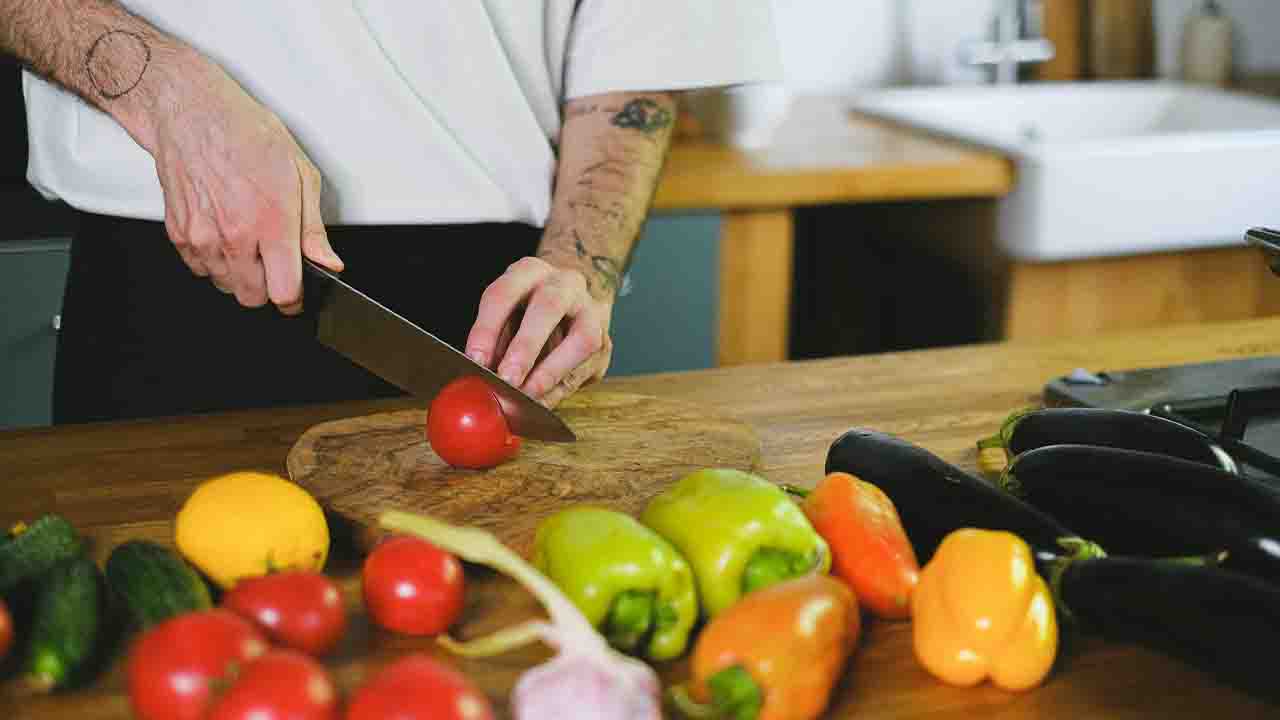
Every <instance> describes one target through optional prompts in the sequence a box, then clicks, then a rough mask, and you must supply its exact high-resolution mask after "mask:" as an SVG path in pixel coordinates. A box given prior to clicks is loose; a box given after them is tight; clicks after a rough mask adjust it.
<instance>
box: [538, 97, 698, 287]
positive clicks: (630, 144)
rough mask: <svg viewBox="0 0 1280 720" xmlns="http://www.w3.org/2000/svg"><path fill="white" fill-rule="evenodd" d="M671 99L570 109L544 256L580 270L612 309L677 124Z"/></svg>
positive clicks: (621, 100) (587, 103)
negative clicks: (608, 302) (610, 302)
mask: <svg viewBox="0 0 1280 720" xmlns="http://www.w3.org/2000/svg"><path fill="white" fill-rule="evenodd" d="M675 113H676V109H675V100H674V98H673V97H672V96H671V95H669V94H666V93H643V94H632V93H625V94H622V93H620V94H612V95H600V96H593V97H588V98H582V99H580V100H575V101H572V102H570V103H569V104H568V105H567V107H566V108H565V119H564V125H563V129H562V130H561V134H560V163H559V167H558V168H557V171H556V184H555V192H554V195H553V198H552V205H551V217H550V219H549V220H548V223H547V230H546V232H545V233H544V234H543V238H542V243H541V245H540V246H539V249H538V256H539V257H541V258H543V259H545V260H547V261H548V262H550V263H552V264H553V265H558V266H561V267H565V266H571V267H577V268H579V269H581V270H582V271H583V274H584V275H585V276H586V278H587V289H588V290H589V291H590V292H591V295H592V296H593V297H595V298H596V299H597V300H606V301H612V300H613V298H614V295H615V294H616V293H617V291H618V287H619V285H620V284H621V282H622V274H623V273H624V272H625V271H626V267H627V263H628V261H629V259H630V256H631V251H632V248H634V247H635V243H636V240H638V239H639V236H640V230H641V229H642V227H643V226H644V220H645V216H646V215H647V214H648V211H649V204H650V202H651V200H652V198H653V191H654V188H655V186H656V185H657V181H658V175H659V174H660V172H661V170H662V162H663V159H664V158H665V157H666V152H667V148H668V146H669V145H670V142H671V131H672V128H673V127H674V124H675Z"/></svg>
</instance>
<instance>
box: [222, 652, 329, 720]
mask: <svg viewBox="0 0 1280 720" xmlns="http://www.w3.org/2000/svg"><path fill="white" fill-rule="evenodd" d="M337 696H338V693H337V691H336V690H335V689H334V687H333V681H331V680H330V679H329V674H328V673H327V672H325V669H324V666H322V665H321V664H320V663H318V662H316V661H315V660H314V659H312V658H311V657H310V656H309V655H305V654H303V653H301V652H298V651H297V650H271V651H269V652H268V653H267V654H266V655H263V656H262V657H260V658H258V659H257V660H254V661H252V662H250V663H249V664H248V665H246V666H245V667H244V670H242V671H241V672H240V675H239V676H238V677H237V678H236V681H235V683H233V684H232V685H231V688H230V689H229V690H227V692H226V694H224V695H223V696H222V697H220V698H219V699H218V701H217V702H216V703H215V704H214V706H213V711H212V712H210V713H209V716H208V720H284V719H285V718H288V720H329V719H331V718H332V719H334V720H336V718H337V717H338V697H337Z"/></svg>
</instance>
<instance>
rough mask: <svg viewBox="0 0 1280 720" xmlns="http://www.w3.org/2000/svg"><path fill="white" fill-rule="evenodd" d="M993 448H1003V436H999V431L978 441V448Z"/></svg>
mask: <svg viewBox="0 0 1280 720" xmlns="http://www.w3.org/2000/svg"><path fill="white" fill-rule="evenodd" d="M993 448H994V449H997V450H1003V449H1004V438H1002V437H1000V433H996V434H995V435H990V436H988V437H984V438H982V439H981V440H979V441H978V449H979V450H990V449H993Z"/></svg>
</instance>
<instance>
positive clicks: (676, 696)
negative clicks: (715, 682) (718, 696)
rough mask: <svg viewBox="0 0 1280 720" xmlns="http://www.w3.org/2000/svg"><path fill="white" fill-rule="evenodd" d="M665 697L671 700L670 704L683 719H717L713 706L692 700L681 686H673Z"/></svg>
mask: <svg viewBox="0 0 1280 720" xmlns="http://www.w3.org/2000/svg"><path fill="white" fill-rule="evenodd" d="M667 697H668V698H669V699H670V700H671V704H672V705H675V706H676V709H677V710H679V711H680V714H681V715H684V716H685V717H688V718H695V720H701V719H702V718H714V717H718V713H717V712H716V709H715V707H714V706H712V705H706V704H703V703H700V702H698V701H697V700H694V699H693V698H692V697H690V696H689V691H688V690H686V689H685V687H684V686H683V685H673V686H672V687H671V689H670V690H668V691H667Z"/></svg>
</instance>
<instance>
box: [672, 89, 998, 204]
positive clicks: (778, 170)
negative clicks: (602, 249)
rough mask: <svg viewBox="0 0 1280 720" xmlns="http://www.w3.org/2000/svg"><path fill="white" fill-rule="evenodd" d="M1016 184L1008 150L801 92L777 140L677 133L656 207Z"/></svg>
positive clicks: (922, 193) (831, 199)
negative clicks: (729, 141) (751, 146)
mask: <svg viewBox="0 0 1280 720" xmlns="http://www.w3.org/2000/svg"><path fill="white" fill-rule="evenodd" d="M1012 187H1013V165H1012V163H1011V162H1010V161H1009V160H1008V159H1007V158H1005V157H1004V156H1002V155H999V154H997V153H992V152H989V151H985V150H979V149H975V148H971V147H968V146H965V145H963V144H959V143H955V142H952V141H948V140H943V139H939V138H936V137H931V136H928V135H926V134H924V133H919V132H914V131H912V130H909V129H906V128H901V127H896V126H893V125H890V124H887V123H882V122H879V121H876V120H872V119H871V118H868V117H865V116H861V115H858V114H856V113H854V112H852V111H850V110H848V109H846V107H845V103H844V102H843V101H842V100H841V99H839V98H835V97H822V96H801V97H798V98H796V99H795V100H794V102H793V103H792V106H791V109H790V112H789V114H788V116H787V119H786V120H785V121H784V123H783V124H782V126H781V127H780V128H779V129H778V131H777V133H776V134H775V135H774V140H773V142H772V143H771V144H770V145H768V146H767V147H764V148H760V149H758V150H740V149H736V148H733V147H729V146H727V145H723V144H716V143H712V142H708V141H705V140H698V139H688V138H684V139H678V140H677V141H676V142H675V143H674V144H673V146H672V148H671V151H670V153H669V154H668V157H667V161H666V165H665V168H664V170H663V176H662V180H661V181H660V182H659V185H658V189H657V193H656V194H655V196H654V202H653V206H654V208H655V209H657V210H680V209H697V208H721V209H745V208H776V207H790V206H797V205H814V204H823V203H838V202H859V201H882V200H899V199H924V198H943V197H995V196H1001V195H1005V194H1007V193H1008V192H1009V191H1010V189H1011V188H1012Z"/></svg>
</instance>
